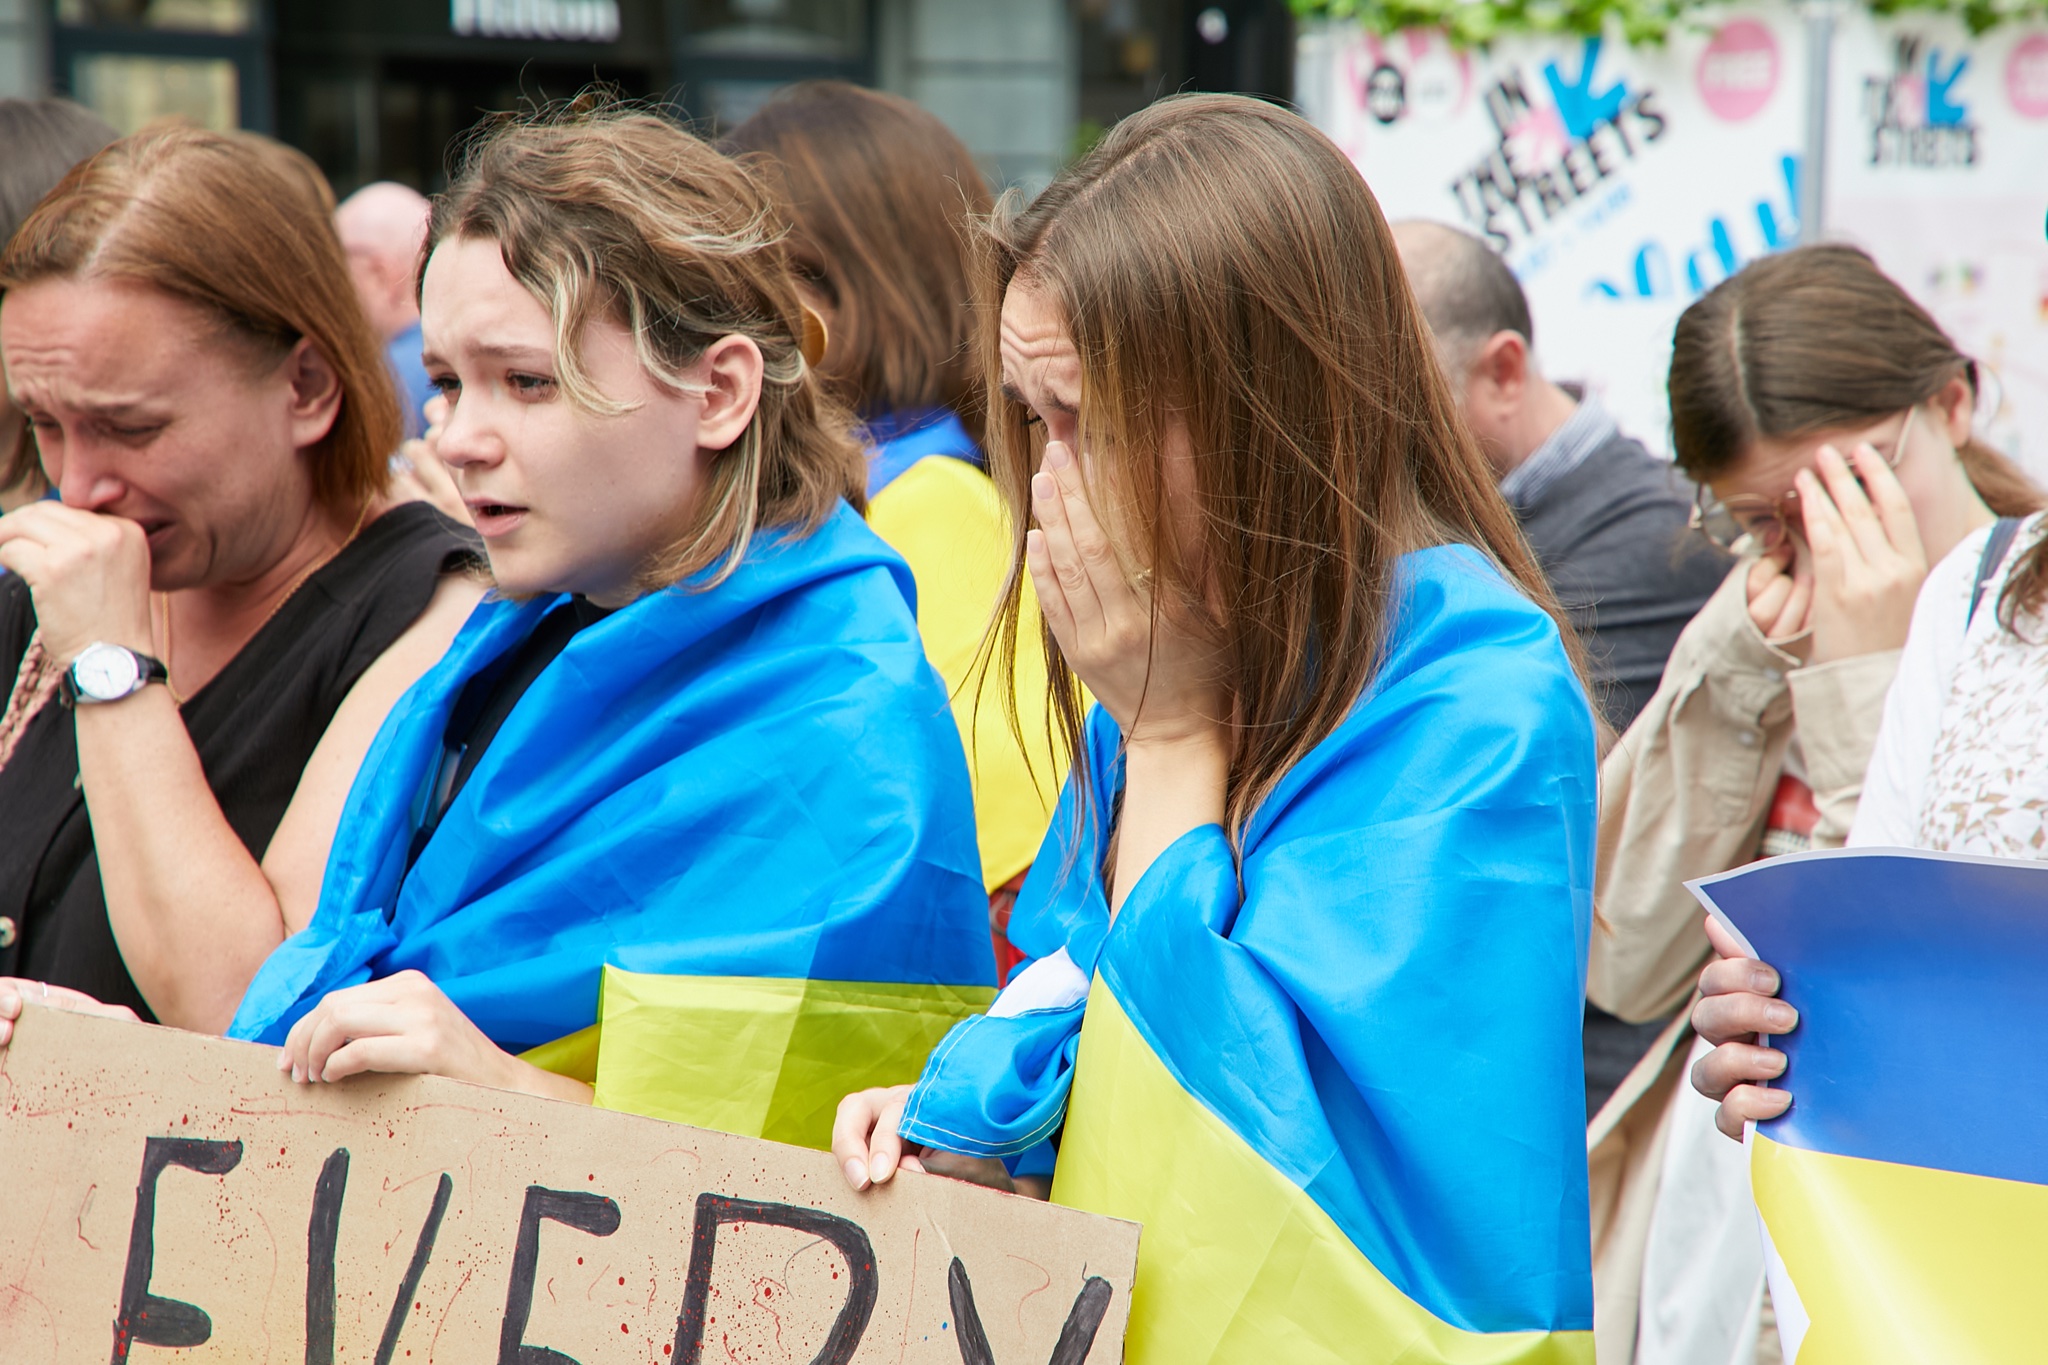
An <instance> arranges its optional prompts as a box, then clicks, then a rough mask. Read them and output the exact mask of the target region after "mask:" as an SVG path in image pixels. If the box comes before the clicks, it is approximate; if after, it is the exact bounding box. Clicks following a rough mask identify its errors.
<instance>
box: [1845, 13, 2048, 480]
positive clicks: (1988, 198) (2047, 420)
mask: <svg viewBox="0 0 2048 1365" xmlns="http://www.w3.org/2000/svg"><path fill="white" fill-rule="evenodd" d="M1832 72H1833V74H1832V79H1831V82H1830V86H1831V88H1830V90H1829V106H1830V107H1829V112H1828V165H1827V183H1826V186H1825V192H1826V207H1825V209H1824V211H1823V217H1824V220H1825V222H1826V225H1827V235H1828V236H1829V237H1830V238H1839V239H1842V240H1845V241H1852V242H1855V243H1857V244H1858V245H1860V246H1862V247H1864V248H1865V249H1866V250H1868V251H1869V252H1870V253H1871V254H1872V255H1873V256H1875V257H1876V258H1877V259H1878V261H1879V262H1880V263H1881V264H1882V265H1883V266H1884V268H1885V270H1886V271H1887V272H1889V273H1890V274H1891V275H1892V277H1893V278H1894V279H1896V280H1898V281H1899V283H1900V284H1901V285H1903V286H1905V288H1906V290H1907V291H1908V292H1909V293H1911V294H1912V295H1913V296H1914V297H1915V298H1916V299H1918V300H1919V301H1920V303H1921V304H1922V305H1923V306H1924V307H1926V308H1927V309H1928V311H1930V312H1932V313H1933V314H1934V315H1935V316H1936V317H1937V318H1939V319H1940V320H1941V323H1942V325H1943V326H1944V327H1946V328H1947V329H1948V331H1949V333H1950V335H1952V336H1953V337H1954V338H1955V339H1956V342H1957V344H1959V345H1960V346H1961V347H1962V348H1963V350H1964V351H1965V352H1967V353H1969V354H1970V355H1972V356H1975V357H1976V358H1977V360H1978V361H1979V363H1980V366H1981V367H1982V369H1983V370H1984V371H1986V372H1987V373H1986V374H1985V382H1984V386H1983V387H1984V392H1983V397H1984V400H1985V404H1984V405H1985V407H1986V408H1987V409H1990V410H1988V411H1985V412H1982V413H1980V414H1979V427H1980V429H1981V430H1982V431H1984V432H1985V434H1987V435H1988V436H1989V437H1990V438H1991V439H1992V440H1993V441H1994V442H1995V443H1997V444H1998V445H1999V446H2000V447H2002V448H2003V449H2005V450H2006V451H2008V452H2010V453H2011V454H2013V455H2015V456H2017V457H2018V458H2019V459H2020V461H2021V462H2022V463H2024V464H2025V465H2026V466H2027V467H2028V469H2029V470H2030V471H2031V472H2032V473H2033V474H2034V475H2035V476H2036V477H2037V478H2042V479H2044V480H2048V239H2044V237H2043V215H2044V212H2048V31H2044V30H2043V29H2042V28H2039V27H2033V26H2019V25H2012V26H2008V27H2004V28H1999V29H1994V30H1993V31H1992V32H1990V33H1988V34H1985V35H1984V36H1983V37H1981V38H1972V37H1971V36H1970V35H1969V33H1968V32H1967V30H1965V29H1964V28H1963V26H1962V25H1961V24H1960V23H1957V22H1955V21H1953V20H1950V19H1946V18H1942V17H1937V16H1914V17H1912V18H1910V19H1897V20H1883V21H1879V20H1876V19H1873V18H1872V17H1871V16H1870V15H1869V14H1868V13H1867V12H1865V11H1862V10H1860V9H1859V10H1856V11H1853V12H1852V13H1851V14H1849V15H1847V16H1845V17H1844V18H1843V19H1842V20H1841V21H1840V22H1839V25H1838V28H1837V33H1836V40H1835V48H1834V62H1833V67H1832Z"/></svg>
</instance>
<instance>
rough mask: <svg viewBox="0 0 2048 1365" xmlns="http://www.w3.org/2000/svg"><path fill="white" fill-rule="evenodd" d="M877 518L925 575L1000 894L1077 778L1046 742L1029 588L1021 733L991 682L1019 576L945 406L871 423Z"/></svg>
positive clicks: (922, 625)
mask: <svg viewBox="0 0 2048 1365" xmlns="http://www.w3.org/2000/svg"><path fill="white" fill-rule="evenodd" d="M866 434H867V437H868V440H869V442H870V444H871V452H870V455H869V462H868V525H870V526H872V527H873V528H874V530H875V534H877V535H879V536H880V537H881V538H882V539H883V540H885V541H887V542H888V543H889V545H890V547H891V548H892V549H894V550H895V551H896V553H898V554H900V555H902V556H903V559H904V562H905V563H907V564H908V565H909V566H910V572H911V575H912V576H913V577H914V578H915V579H916V581H917V628H918V633H919V634H921V635H922V636H923V637H924V645H925V652H926V653H927V654H928V655H930V657H931V661H932V666H933V667H934V668H936V669H938V671H939V676H940V677H941V678H943V679H944V680H945V683H946V691H947V692H948V693H949V694H950V695H951V697H952V700H953V719H954V721H955V722H956V723H957V724H958V725H959V727H960V738H961V742H962V743H963V744H964V745H965V746H966V748H967V763H968V769H969V772H970V775H971V777H972V779H973V785H974V823H975V829H976V831H977V834H978V837H979V840H980V845H981V873H982V882H983V884H984V885H985V886H986V887H987V889H988V890H990V891H994V890H995V889H996V888H997V887H999V886H1001V885H1002V884H1003V883H1005V882H1007V881H1009V880H1010V879H1011V878H1013V877H1015V876H1016V875H1017V874H1018V873H1020V872H1022V871H1023V870H1024V869H1025V868H1027V867H1029V866H1031V859H1032V857H1033V856H1034V855H1035V854H1036V853H1037V852H1038V845H1039V844H1040V842H1041V841H1043V840H1044V838H1045V827H1046V823H1047V821H1048V820H1049V819H1050V818H1051V815H1052V803H1053V797H1054V795H1055V794H1056V793H1057V792H1058V791H1059V789H1060V784H1061V783H1062V782H1064V781H1065V780H1066V776H1067V769H1066V763H1065V760H1064V759H1063V758H1061V757H1060V756H1059V755H1057V754H1056V753H1055V751H1054V750H1053V747H1052V745H1051V744H1050V743H1049V742H1048V741H1047V739H1046V700H1045V698H1046V688H1045V651H1044V647H1043V646H1042V644H1041V643H1040V631H1039V627H1038V603H1037V599H1036V598H1035V597H1033V596H1032V593H1031V585H1030V582H1029V580H1027V581H1026V582H1025V584H1024V615H1023V618H1022V619H1021V620H1020V621H1019V622H1018V631H1017V719H1018V721H1019V723H1020V728H1021V729H1022V730H1023V733H1024V737H1025V739H1026V741H1027V742H1028V743H1029V744H1030V745H1031V746H1032V747H1031V749H1030V751H1029V758H1028V760H1027V758H1026V751H1025V750H1024V749H1021V748H1019V747H1018V744H1017V737H1016V735H1015V734H1014V733H1012V731H1011V729H1010V718H1009V712H1008V709H1007V708H1006V707H1005V705H1004V699H1003V696H1002V691H1001V687H1002V677H1001V673H1000V670H996V669H991V670H990V671H989V673H988V678H987V686H986V687H985V688H984V687H983V686H982V678H981V676H980V670H979V669H978V668H977V667H976V662H977V659H978V658H979V655H980V652H981V641H982V637H983V635H984V633H985V632H986V631H987V630H988V625H989V618H990V616H991V614H992V613H993V611H994V609H995V604H996V600H997V598H999V597H1000V596H1001V595H1002V590H1003V584H1004V582H1005V581H1007V579H1008V577H1009V573H1010V561H1011V553H1012V550H1011V536H1010V518H1009V514H1008V513H1007V512H1006V511H1005V510H1004V509H1003V503H1002V498H1001V496H1000V495H999V494H998V493H997V492H996V487H995V485H994V484H993V483H991V482H990V481H989V477H988V475H987V474H985V473H983V472H982V470H981V452H980V450H979V448H978V447H976V445H975V443H974V439H973V437H971V436H970V435H968V433H967V429H966V427H964V426H963V425H961V422H960V419H959V418H958V417H957V416H955V415H954V414H953V413H951V412H949V411H947V410H946V409H944V408H931V409H927V410H924V411H921V412H910V413H899V414H895V415H893V416H890V417H883V418H877V419H874V420H873V421H871V422H869V424H868V426H867V430H866Z"/></svg>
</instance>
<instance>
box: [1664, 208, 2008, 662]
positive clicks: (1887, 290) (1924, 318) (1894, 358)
mask: <svg viewBox="0 0 2048 1365" xmlns="http://www.w3.org/2000/svg"><path fill="white" fill-rule="evenodd" d="M1957 378H1961V379H1963V380H1964V381H1965V382H1967V383H1968V384H1969V386H1970V392H1971V394H1972V395H1975V394H1976V392H1977V366H1976V364H1975V362H1973V361H1972V360H1971V359H1970V358H1969V357H1967V356H1965V355H1964V354H1963V353H1962V352H1961V351H1959V350H1957V349H1956V344H1955V342H1953V341H1952V340H1950V339H1949V335H1948V333H1947V332H1944V331H1943V330H1942V329H1941V324H1940V323H1938V322H1936V321H1935V320H1934V319H1933V318H1932V317H1931V316H1929V315H1928V312H1927V310H1926V309H1924V308H1922V307H1921V306H1920V305H1919V304H1917V303H1915V302H1914V301H1913V300H1912V298H1911V297H1910V296H1909V295H1908V294H1907V293H1906V291H1905V290H1903V289H1901V288H1899V286H1898V285H1897V284H1896V283H1895V282H1894V281H1893V280H1892V278H1891V277H1890V276H1888V275H1886V274H1885V273H1884V272H1883V271H1882V270H1880V269H1878V268H1877V263H1876V262H1875V261H1873V260H1871V259H1870V257H1868V256H1866V255H1865V254H1864V253H1863V252H1861V251H1859V250H1857V249H1856V248H1855V247H1852V246H1844V245H1840V244H1837V243H1822V244H1820V245H1816V246H1803V247H1795V248H1794V249H1792V250H1790V251H1784V252H1780V253H1778V254H1777V255H1775V256H1766V257H1764V258H1763V259H1761V260H1758V261H1754V262H1752V263H1751V264H1749V265H1747V266H1744V267H1743V268H1742V269H1741V270H1740V271H1737V272H1736V273H1735V274H1734V275H1732V276H1730V277H1729V278H1728V279H1725V280H1723V281H1722V282H1721V283H1720V284H1717V285H1715V286H1714V288H1713V289H1711V290H1709V291H1708V292H1707V293H1706V294H1705V295H1703V296H1701V297H1700V298H1699V299H1698V300H1697V301H1695V302H1694V303H1693V305H1692V306H1691V307H1689V308H1687V309H1686V310H1685V312H1684V314H1683V315H1682V316H1681V317H1680V318H1679V319H1678V329H1677V331H1676V332H1674V333H1673V335H1672V338H1671V379H1670V385H1669V387H1670V396H1671V442H1672V447H1673V449H1674V451H1675V452H1676V455H1677V459H1678V464H1679V467H1680V468H1682V469H1684V470H1685V472H1686V473H1687V474H1689V475H1691V476H1692V478H1693V480H1694V481H1695V482H1697V483H1706V482H1707V481H1709V480H1711V479H1713V478H1716V477H1718V476H1720V475H1721V474H1724V473H1726V472H1727V470H1728V469H1729V468H1730V467H1731V466H1733V465H1734V464H1735V463H1736V461H1738V460H1740V459H1741V458H1742V457H1743V456H1744V455H1745V454H1746V453H1747V452H1748V451H1749V449H1750V447H1751V446H1753V445H1754V444H1755V443H1756V442H1757V441H1758V440H1759V439H1770V440H1775V441H1795V440H1799V439H1801V438H1803V437H1809V436H1812V435H1814V434H1816V433H1818V432H1823V431H1834V430H1840V429H1843V428H1847V427H1859V426H1867V425H1869V424H1870V423H1872V422H1876V421H1880V420H1882V419H1883V418H1886V417H1889V416H1891V415H1892V414H1894V413H1897V412H1900V411H1903V410H1904V409H1906V408H1909V407H1913V406H1915V405H1917V404H1920V403H1925V402H1927V401H1928V400H1929V399H1931V398H1933V397H1934V396H1935V395H1937V394H1939V393H1940V392H1941V391H1942V390H1943V389H1944V388H1946V387H1947V386H1948V385H1949V384H1950V383H1951V382H1952V381H1954V380H1955V379H1957ZM1956 456H1957V458H1958V459H1960V460H1961V461H1962V465H1963V472H1964V474H1965V475H1967V476H1968V478H1969V480H1970V483H1971V485H1972V486H1974V487H1975V488H1976V490H1977V495H1978V496H1979V497H1981V498H1983V499H1984V502H1985V505H1986V506H1988V507H1989V508H1990V509H1991V510H1992V511H1993V512H1995V513H1997V514H1998V515H1999V516H2002V517H2023V516H2027V515H2028V514H2030V513H2033V512H2038V511H2040V510H2041V509H2042V507H2043V506H2048V498H2044V496H2043V494H2042V492H2041V489H2040V488H2039V487H2037V486H2036V485H2035V484H2034V483H2033V481H2032V480H2030V479H2029V478H2028V477H2027V476H2026V475H2025V474H2024V473H2022V472H2021V471H2020V468H2019V466H2017V465H2015V464H2014V463H2013V462H2012V461H2011V460H2008V459H2007V458H2006V457H2005V456H2003V455H2001V454H1999V453H1998V452H1997V451H1995V450H1993V449H1992V448H1991V447H1989V446H1987V445H1985V444H1984V443H1983V442H1982V441H1979V440H1977V439H1976V438H1975V437H1972V438H1971V439H1969V440H1967V441H1965V442H1964V443H1963V444H1962V445H1961V446H1960V447H1958V448H1957V450H1956ZM2044 546H2048V541H2043V542H2041V543H2040V544H2037V545H2036V546H2035V547H2034V548H2032V549H2030V550H2029V551H2028V552H2027V554H2026V556H2025V557H2024V558H2023V559H2022V560H2021V561H2020V563H2019V564H2017V565H2015V566H2014V570H2013V573H2012V575H2011V576H2010V578H2009V579H2008V581H2007V585H2006V590H2005V595H2004V597H2003V599H2002V600H2001V601H2000V604H1999V615H2000V618H2001V619H2003V620H2005V621H2006V622H2007V624H2008V625H2010V623H2011V619H2012V612H2013V610H2014V609H2015V608H2016V607H2027V608H2031V607H2033V606H2034V605H2035V604H2037V603H2038V602H2039V601H2040V600H2041V597H2042V595H2043V593H2044V592H2048V553H2044V548H2043V547H2044Z"/></svg>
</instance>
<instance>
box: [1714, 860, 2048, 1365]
mask: <svg viewBox="0 0 2048 1365" xmlns="http://www.w3.org/2000/svg"><path fill="white" fill-rule="evenodd" d="M1693 885H1694V889H1695V891H1696V892H1697V893H1698V894H1699V896H1700V899H1701V900H1702V901H1704V902H1706V904H1707V905H1708V907H1709V908H1710V909H1711V910H1713V911H1714V912H1715V913H1716V914H1717V915H1718V916H1719V917H1720V918H1721V919H1722V920H1723V921H1724V922H1725V923H1727V924H1728V925H1729V926H1730V927H1731V928H1733V929H1734V930H1735V931H1736V933H1737V934H1738V936H1739V937H1741V938H1742V939H1744V940H1745V941H1746V942H1747V944H1748V945H1749V947H1750V949H1751V951H1752V952H1753V953H1754V954H1755V955H1757V956H1760V957H1761V958H1762V959H1763V960H1764V961H1766V962H1769V963H1771V964H1772V965H1773V966H1775V967H1776V968H1777V969H1778V972H1779V974H1780V976H1781V977H1782V978H1783V989H1782V994H1783V997H1784V999H1785V1000H1786V1001H1787V1002H1788V1003H1790V1004H1792V1005H1793V1006H1794V1007H1796V1008H1797V1009H1798V1010H1799V1026H1798V1027H1797V1028H1796V1029H1794V1030H1793V1031H1792V1032H1791V1033H1790V1034H1788V1035H1786V1036H1785V1037H1784V1038H1783V1039H1779V1040H1775V1041H1776V1042H1777V1044H1778V1045H1779V1046H1782V1047H1783V1048H1784V1050H1785V1053H1786V1069H1785V1074H1784V1077H1783V1080H1782V1084H1783V1085H1785V1086H1786V1088H1788V1089H1789V1090H1791V1092H1792V1095H1793V1103H1792V1107H1791V1109H1789V1110H1788V1111H1787V1112H1786V1113H1785V1115H1784V1116H1783V1117H1781V1118H1778V1119H1774V1120H1772V1121H1770V1122H1768V1123H1763V1124H1758V1125H1755V1126H1754V1127H1753V1129H1752V1130H1751V1133H1750V1135H1749V1145H1750V1183H1751V1185H1752V1187H1753V1189H1754V1191H1755V1194H1756V1203H1757V1209H1758V1211H1759V1212H1760V1213H1761V1214H1762V1217H1763V1223H1764V1228H1765V1240H1766V1261H1767V1266H1768V1272H1769V1275H1770V1281H1771V1298H1772V1302H1773V1305H1774V1307H1775V1309H1776V1312H1777V1317H1778V1323H1779V1328H1780V1331H1781V1333H1782V1335H1783V1337H1784V1340H1785V1345H1786V1353H1785V1358H1786V1360H1787V1362H1788V1365H1791V1362H1795V1361H1796V1362H1797V1365H1851V1363H1852V1362H1853V1365H1893V1362H1897V1365H1906V1363H1907V1362H1915V1363H1917V1362H1926V1361H1940V1362H1942V1363H1943V1365H1978V1362H1985V1363H1986V1365H1988V1363H1989V1362H2012V1361H2031V1360H2042V1359H2048V1345H2044V1342H2048V1294H2044V1293H2043V1292H2042V1286H2043V1285H2044V1284H2048V1235H2044V1230H2048V989H2044V985H2043V983H2044V981H2048V913H2044V910H2048V865H2044V864H2042V863H2038V862H2013V861H2006V860H2001V859H1991V858H1967V857H1958V856H1951V855H1946V854H1937V853H1921V852H1908V851H1905V850H1899V849H1848V850H1838V851H1833V852H1824V853H1806V854H1796V855H1792V856H1789V857H1784V858H1774V859H1772V860H1770V861H1769V862H1766V863H1760V864H1757V865H1755V866H1754V867H1752V868H1748V869H1744V870H1742V871H1740V872H1735V873H1729V874H1726V875H1724V876H1720V877H1712V878H1707V879H1705V880H1704V881H1701V882H1697V883H1694V884H1693Z"/></svg>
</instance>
